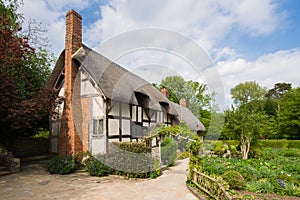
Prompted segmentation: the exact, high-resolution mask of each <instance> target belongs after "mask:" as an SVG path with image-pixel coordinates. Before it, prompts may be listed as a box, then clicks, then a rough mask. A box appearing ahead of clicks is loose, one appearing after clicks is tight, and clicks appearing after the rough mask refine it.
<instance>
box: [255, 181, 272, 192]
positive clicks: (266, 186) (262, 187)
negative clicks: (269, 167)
mask: <svg viewBox="0 0 300 200" xmlns="http://www.w3.org/2000/svg"><path fill="white" fill-rule="evenodd" d="M273 190H274V186H273V185H272V184H271V183H270V182H269V181H268V179H260V180H258V181H257V191H256V192H262V193H272V192H273Z"/></svg>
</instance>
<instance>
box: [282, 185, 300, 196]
mask: <svg viewBox="0 0 300 200" xmlns="http://www.w3.org/2000/svg"><path fill="white" fill-rule="evenodd" d="M283 191H284V194H285V195H288V196H296V197H300V187H299V186H298V187H297V186H296V185H295V184H292V183H287V184H286V186H285V187H284V190H283Z"/></svg>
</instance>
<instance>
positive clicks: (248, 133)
mask: <svg viewBox="0 0 300 200" xmlns="http://www.w3.org/2000/svg"><path fill="white" fill-rule="evenodd" d="M267 119H268V117H267V115H265V113H264V112H262V111H258V110H254V109H252V108H251V107H249V105H242V106H240V107H239V108H234V107H232V109H231V110H227V111H226V123H225V129H226V131H227V133H228V132H229V133H230V132H231V133H233V134H232V136H233V137H236V138H237V139H239V141H240V147H241V152H242V155H243V159H248V153H249V150H250V146H251V143H253V142H254V141H255V140H256V139H257V138H258V137H260V135H261V134H262V133H263V132H264V130H265V129H266V127H265V126H266V122H267Z"/></svg>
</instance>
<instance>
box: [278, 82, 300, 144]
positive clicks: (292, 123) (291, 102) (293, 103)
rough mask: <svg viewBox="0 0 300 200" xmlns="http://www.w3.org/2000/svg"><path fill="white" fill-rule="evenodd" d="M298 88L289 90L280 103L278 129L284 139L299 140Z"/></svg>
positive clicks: (299, 103) (299, 96)
mask: <svg viewBox="0 0 300 200" xmlns="http://www.w3.org/2000/svg"><path fill="white" fill-rule="evenodd" d="M299 108H300V88H296V89H291V90H290V91H289V92H287V93H286V94H285V95H284V96H283V97H282V101H281V111H280V129H281V132H282V133H284V134H285V135H284V136H283V137H284V138H289V139H300V109H299Z"/></svg>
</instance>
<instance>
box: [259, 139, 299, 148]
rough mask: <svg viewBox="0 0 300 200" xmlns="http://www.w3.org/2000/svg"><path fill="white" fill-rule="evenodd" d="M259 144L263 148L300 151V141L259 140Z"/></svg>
mask: <svg viewBox="0 0 300 200" xmlns="http://www.w3.org/2000/svg"><path fill="white" fill-rule="evenodd" d="M258 142H259V143H260V144H261V145H262V146H263V147H271V148H297V149H300V140H259V141H258Z"/></svg>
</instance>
